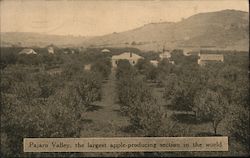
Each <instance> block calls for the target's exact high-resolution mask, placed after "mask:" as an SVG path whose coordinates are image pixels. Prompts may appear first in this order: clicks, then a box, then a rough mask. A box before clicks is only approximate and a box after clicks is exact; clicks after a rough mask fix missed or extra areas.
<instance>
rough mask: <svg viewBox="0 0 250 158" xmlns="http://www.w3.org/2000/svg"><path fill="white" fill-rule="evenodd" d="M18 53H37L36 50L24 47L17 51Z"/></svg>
mask: <svg viewBox="0 0 250 158" xmlns="http://www.w3.org/2000/svg"><path fill="white" fill-rule="evenodd" d="M19 54H37V52H35V51H34V50H33V49H30V48H25V49H23V50H22V51H21V52H19Z"/></svg>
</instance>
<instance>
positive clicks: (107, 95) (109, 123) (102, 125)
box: [81, 71, 128, 137]
mask: <svg viewBox="0 0 250 158" xmlns="http://www.w3.org/2000/svg"><path fill="white" fill-rule="evenodd" d="M115 80H116V79H115V72H114V71H113V72H112V73H111V74H110V76H109V79H108V80H107V81H106V82H105V83H104V84H103V87H102V90H103V96H102V100H101V101H100V102H95V103H94V104H93V105H91V106H90V107H89V108H88V111H87V113H86V114H84V118H85V120H84V121H83V130H82V132H81V137H90V136H95V137H97V136H110V137H112V136H126V133H125V132H123V130H122V129H123V127H126V126H127V125H128V121H127V118H126V117H123V116H121V115H120V113H119V108H120V106H119V105H118V103H117V96H116V89H115V88H116V81H115Z"/></svg>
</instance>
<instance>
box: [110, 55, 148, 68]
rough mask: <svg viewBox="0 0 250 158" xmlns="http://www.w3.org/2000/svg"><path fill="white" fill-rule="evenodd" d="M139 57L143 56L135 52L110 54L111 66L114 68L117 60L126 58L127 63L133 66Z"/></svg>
mask: <svg viewBox="0 0 250 158" xmlns="http://www.w3.org/2000/svg"><path fill="white" fill-rule="evenodd" d="M139 59H143V57H141V56H139V55H137V54H134V53H131V52H125V53H122V54H120V55H114V56H112V58H111V62H112V67H114V68H115V67H117V64H118V61H119V60H128V61H129V63H130V64H131V65H133V66H134V65H135V64H136V63H137V62H138V60H139Z"/></svg>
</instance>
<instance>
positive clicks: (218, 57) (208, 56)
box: [198, 53, 224, 66]
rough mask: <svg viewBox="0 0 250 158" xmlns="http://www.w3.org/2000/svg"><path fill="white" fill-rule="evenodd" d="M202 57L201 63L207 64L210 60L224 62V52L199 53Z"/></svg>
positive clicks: (199, 62) (199, 60)
mask: <svg viewBox="0 0 250 158" xmlns="http://www.w3.org/2000/svg"><path fill="white" fill-rule="evenodd" d="M199 57H200V59H198V64H199V65H201V66H202V65H205V64H206V63H208V62H214V61H215V62H224V56H223V55H222V54H201V53H199Z"/></svg>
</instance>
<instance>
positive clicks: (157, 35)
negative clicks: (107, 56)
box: [86, 10, 249, 50]
mask: <svg viewBox="0 0 250 158" xmlns="http://www.w3.org/2000/svg"><path fill="white" fill-rule="evenodd" d="M248 15H249V14H248V13H247V12H242V11H236V10H223V11H219V12H209V13H200V14H196V15H193V16H191V17H189V18H187V19H184V20H182V21H180V22H176V23H170V22H164V23H151V24H148V25H144V26H143V27H140V28H137V29H134V30H130V31H125V32H121V33H113V34H108V35H105V36H101V37H95V38H92V39H90V40H86V42H87V44H88V45H97V46H134V47H137V48H139V49H144V50H161V49H162V47H163V45H165V46H166V47H167V48H176V47H182V48H185V47H197V46H209V47H214V49H237V50H248V47H249V46H248V45H249V44H248V43H249V35H248V34H249V18H248Z"/></svg>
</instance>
